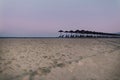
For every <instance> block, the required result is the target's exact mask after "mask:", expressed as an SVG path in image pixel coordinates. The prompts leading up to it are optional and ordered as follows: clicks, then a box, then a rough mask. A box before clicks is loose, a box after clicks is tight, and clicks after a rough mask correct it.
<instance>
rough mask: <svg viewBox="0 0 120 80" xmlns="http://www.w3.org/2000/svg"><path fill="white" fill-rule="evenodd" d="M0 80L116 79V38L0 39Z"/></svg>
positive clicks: (119, 56) (119, 58)
mask: <svg viewBox="0 0 120 80" xmlns="http://www.w3.org/2000/svg"><path fill="white" fill-rule="evenodd" d="M0 80H120V39H114V38H111V39H110V38H109V39H105V38H104V39H102V38H101V39H87V38H84V39H64V38H62V39H57V38H46V39H44V38H43V39H39V38H38V39H34V38H33V39H32V38H31V39H30V38H29V39H27V38H26V39H20V38H19V39H15V38H8V39H0Z"/></svg>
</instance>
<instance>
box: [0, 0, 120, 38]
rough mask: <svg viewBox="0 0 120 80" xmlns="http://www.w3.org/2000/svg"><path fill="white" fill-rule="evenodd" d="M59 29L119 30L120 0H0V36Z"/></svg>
mask: <svg viewBox="0 0 120 80" xmlns="http://www.w3.org/2000/svg"><path fill="white" fill-rule="evenodd" d="M60 29H62V30H71V29H72V30H75V29H85V30H93V31H102V32H120V0H0V36H4V37H5V36H9V37H10V36H11V37H13V36H14V37H15V36H18V37H20V36H24V37H34V36H35V37H36V36H37V37H49V36H57V35H58V34H57V31H58V30H60Z"/></svg>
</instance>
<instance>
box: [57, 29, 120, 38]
mask: <svg viewBox="0 0 120 80" xmlns="http://www.w3.org/2000/svg"><path fill="white" fill-rule="evenodd" d="M58 32H59V33H60V35H59V37H60V38H120V34H114V33H104V32H96V31H88V30H75V31H73V30H70V31H63V30H59V31H58ZM62 33H64V34H62Z"/></svg>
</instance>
